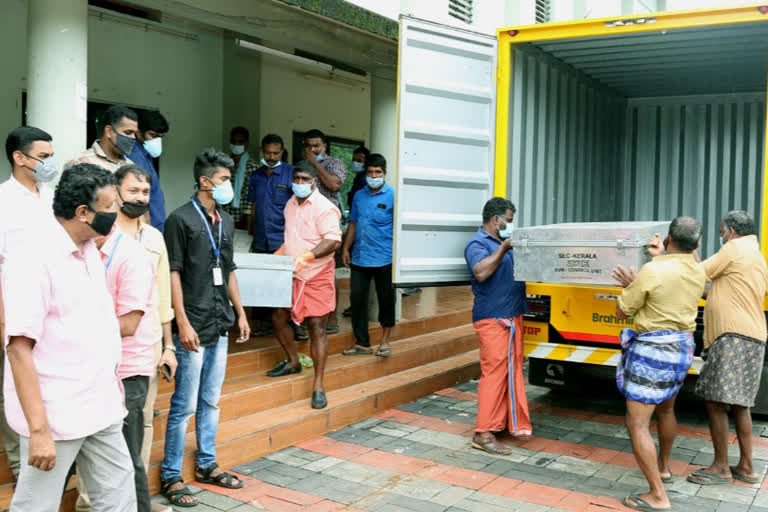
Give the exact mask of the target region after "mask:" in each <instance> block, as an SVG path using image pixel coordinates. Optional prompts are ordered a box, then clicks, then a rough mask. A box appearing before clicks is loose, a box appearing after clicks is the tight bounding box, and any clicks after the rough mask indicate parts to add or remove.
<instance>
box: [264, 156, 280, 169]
mask: <svg viewBox="0 0 768 512" xmlns="http://www.w3.org/2000/svg"><path fill="white" fill-rule="evenodd" d="M281 163H283V162H282V161H281V160H278V161H277V162H275V165H269V162H267V161H266V160H264V159H263V158H262V159H261V165H263V166H264V167H269V168H270V169H274V168H275V167H277V166H279V165H280V164H281Z"/></svg>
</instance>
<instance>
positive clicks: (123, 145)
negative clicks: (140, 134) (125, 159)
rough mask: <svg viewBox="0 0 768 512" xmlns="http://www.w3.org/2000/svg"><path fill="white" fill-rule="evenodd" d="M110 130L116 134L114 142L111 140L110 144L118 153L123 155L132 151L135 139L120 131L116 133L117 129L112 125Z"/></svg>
mask: <svg viewBox="0 0 768 512" xmlns="http://www.w3.org/2000/svg"><path fill="white" fill-rule="evenodd" d="M112 130H113V131H114V132H115V135H116V136H117V139H115V142H113V143H112V145H113V146H115V148H116V149H117V150H118V151H119V152H120V153H122V154H123V156H128V155H130V154H131V151H133V145H134V144H136V139H134V138H133V137H129V136H127V135H123V134H122V133H117V130H115V127H114V126H113V127H112ZM110 142H111V141H110Z"/></svg>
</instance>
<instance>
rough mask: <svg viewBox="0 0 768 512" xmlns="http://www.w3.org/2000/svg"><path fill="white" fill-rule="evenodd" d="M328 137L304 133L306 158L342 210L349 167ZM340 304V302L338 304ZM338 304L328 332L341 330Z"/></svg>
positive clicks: (321, 186) (319, 184) (319, 183)
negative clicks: (332, 150)
mask: <svg viewBox="0 0 768 512" xmlns="http://www.w3.org/2000/svg"><path fill="white" fill-rule="evenodd" d="M329 151H330V145H329V143H328V137H326V136H325V134H324V133H323V132H321V131H320V130H316V129H313V130H309V131H308V132H307V133H305V134H304V160H305V161H306V162H309V163H310V164H311V165H312V166H313V167H314V168H315V171H316V172H317V178H318V180H317V190H319V191H320V193H321V194H322V195H323V196H325V197H326V198H327V199H328V200H330V201H331V203H333V205H334V206H335V207H336V208H338V209H339V211H341V203H339V190H341V186H342V185H343V184H344V180H346V179H347V167H346V166H345V165H344V162H342V161H341V160H339V159H338V158H334V157H332V156H331V155H330V154H329ZM337 258H338V259H337V260H336V262H337V264H338V266H341V265H342V263H341V254H337ZM336 306H338V304H337V305H336ZM336 306H334V308H333V311H331V313H330V314H329V315H328V322H327V325H326V331H327V332H328V334H335V333H337V332H339V320H338V317H337V315H336Z"/></svg>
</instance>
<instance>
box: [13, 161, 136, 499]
mask: <svg viewBox="0 0 768 512" xmlns="http://www.w3.org/2000/svg"><path fill="white" fill-rule="evenodd" d="M116 199H117V196H116V193H115V187H114V177H113V176H112V174H111V173H109V172H108V171H106V170H104V169H102V168H99V167H97V166H94V165H89V164H77V165H74V166H73V167H71V168H70V169H68V170H66V171H64V173H63V174H62V176H61V180H60V182H59V185H58V187H57V188H56V193H55V195H54V200H53V213H54V215H55V217H56V219H55V221H54V222H52V223H51V225H50V227H49V229H48V230H47V231H46V232H45V234H44V236H42V237H41V236H40V234H39V233H36V234H35V235H34V238H35V239H36V242H30V243H31V244H32V246H34V247H35V250H33V251H30V252H29V253H28V254H25V257H23V258H17V257H11V258H9V260H8V268H7V269H6V271H5V272H4V273H3V279H4V282H3V288H4V291H5V293H6V296H11V297H14V300H13V301H10V302H7V303H6V305H5V315H6V335H7V337H6V340H7V358H8V363H9V368H10V370H11V371H10V372H6V375H5V383H4V386H5V390H6V409H5V413H6V417H7V419H8V423H9V424H10V425H11V427H12V428H13V429H14V430H15V431H17V432H18V433H19V435H20V436H21V460H22V465H21V473H20V475H19V482H18V486H17V488H16V492H15V493H14V496H13V501H12V502H11V510H14V511H19V512H27V511H29V512H55V511H58V510H59V503H60V501H61V495H60V494H59V493H58V492H52V490H53V489H62V488H63V487H64V483H65V478H66V477H67V473H68V471H69V468H70V467H71V466H72V463H73V462H75V460H77V463H78V468H79V474H80V478H82V479H83V480H84V481H85V483H86V484H87V486H88V489H89V490H90V491H91V499H92V502H93V510H94V511H95V512H107V511H110V512H115V511H120V512H134V511H135V510H136V490H135V486H134V482H133V465H132V463H131V457H130V454H129V452H128V447H127V446H126V443H125V439H124V438H123V434H122V423H123V417H124V416H125V409H124V408H123V396H122V393H121V390H120V383H119V381H118V376H117V369H118V365H119V363H120V352H121V336H120V324H119V322H118V320H117V318H116V316H115V311H114V303H113V301H112V297H110V295H109V292H108V291H107V284H106V278H105V268H104V263H103V262H102V260H101V256H100V254H99V250H98V248H97V247H96V243H95V239H96V238H99V237H103V236H106V235H108V234H109V233H110V231H111V230H112V226H113V225H114V222H115V218H116V216H117V213H116V212H115V209H116Z"/></svg>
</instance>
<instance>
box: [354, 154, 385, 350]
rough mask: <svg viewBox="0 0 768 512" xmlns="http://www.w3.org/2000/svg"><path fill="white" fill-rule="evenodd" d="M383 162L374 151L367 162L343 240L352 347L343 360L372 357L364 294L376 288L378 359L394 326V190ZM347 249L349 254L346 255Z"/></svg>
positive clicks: (366, 299) (366, 298) (366, 300)
mask: <svg viewBox="0 0 768 512" xmlns="http://www.w3.org/2000/svg"><path fill="white" fill-rule="evenodd" d="M386 178H387V161H386V159H385V158H384V157H383V156H381V155H380V154H378V153H374V154H372V155H369V156H368V157H367V158H366V159H365V180H366V186H365V187H363V188H362V189H361V190H358V191H357V193H356V194H355V197H354V199H353V200H352V209H351V210H350V214H349V227H348V228H347V234H346V236H345V238H344V247H343V249H342V256H341V257H342V261H343V262H344V265H345V266H347V267H350V268H351V276H350V295H351V297H350V300H351V302H352V328H353V331H354V333H355V340H356V344H355V345H352V346H351V347H349V348H347V349H345V350H344V351H343V352H342V354H344V355H345V356H351V355H359V354H372V353H373V350H372V349H371V340H370V337H369V336H368V292H369V290H370V286H371V279H373V280H374V282H375V284H376V297H377V299H378V301H379V323H381V327H382V329H383V334H382V338H381V344H380V345H379V348H378V350H376V355H377V356H379V357H388V356H389V355H391V354H392V349H391V348H390V346H389V341H390V337H391V335H392V327H394V326H395V289H394V287H393V286H392V231H393V223H394V205H395V191H394V189H393V188H392V187H390V186H389V185H388V184H387V182H386ZM350 249H351V250H352V252H351V254H350Z"/></svg>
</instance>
